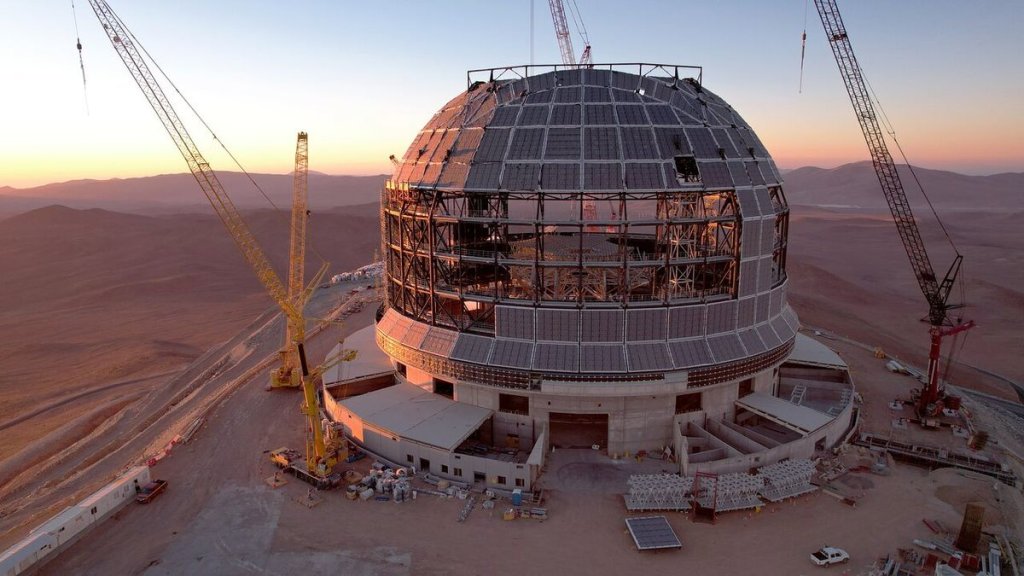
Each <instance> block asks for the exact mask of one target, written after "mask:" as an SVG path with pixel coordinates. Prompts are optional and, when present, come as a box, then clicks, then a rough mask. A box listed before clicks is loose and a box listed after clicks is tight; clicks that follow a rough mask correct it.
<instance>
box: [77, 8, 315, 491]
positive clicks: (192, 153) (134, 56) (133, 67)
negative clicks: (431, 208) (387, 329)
mask: <svg viewBox="0 0 1024 576" xmlns="http://www.w3.org/2000/svg"><path fill="white" fill-rule="evenodd" d="M89 5H90V6H91V7H92V9H93V12H94V13H95V14H96V18H97V19H98V20H99V22H100V25H101V26H102V27H103V31H104V32H105V33H106V35H107V38H108V39H109V40H110V43H111V44H112V45H113V47H114V50H115V51H116V52H117V54H118V56H120V58H121V61H122V62H124V65H125V67H126V68H128V71H129V72H130V73H131V75H132V78H133V79H134V80H135V83H136V84H137V85H138V87H139V89H140V90H142V94H143V95H144V96H145V97H146V100H147V101H148V102H149V105H150V107H151V108H152V109H153V112H155V113H156V115H157V117H158V118H159V119H160V122H161V123H162V124H163V126H164V129H166V130H167V134H168V135H169V136H170V137H171V140H173V141H174V144H175V146H176V147H177V148H178V151H179V152H180V153H181V156H182V158H184V159H185V162H186V163H187V164H188V168H189V171H190V172H191V173H192V176H193V177H194V178H195V180H196V183H198V184H199V187H200V189H202V191H203V194H204V195H205V196H206V198H207V200H209V202H210V205H211V206H212V207H213V209H214V211H215V212H216V213H217V216H218V217H220V219H221V222H223V224H224V227H225V228H226V229H227V231H228V234H230V235H231V238H232V239H233V240H234V241H235V244H236V245H237V246H238V249H239V250H240V251H241V252H242V255H243V256H244V257H245V259H246V261H247V262H248V263H249V266H250V267H252V269H253V271H254V272H255V273H256V276H257V277H258V278H259V280H260V282H261V283H262V284H263V286H264V288H266V290H267V292H268V293H269V294H270V296H271V297H272V298H273V299H274V302H276V303H277V305H278V307H280V308H281V311H282V312H283V313H284V315H285V317H286V318H287V319H288V322H289V323H290V324H291V325H292V326H302V325H303V322H304V320H303V316H302V310H301V308H299V307H297V306H296V300H293V299H292V298H290V297H289V294H288V291H287V290H286V289H285V286H284V284H283V283H282V282H281V278H280V277H279V276H278V275H277V273H276V272H275V271H274V269H273V267H272V266H271V265H270V260H269V259H268V258H267V256H266V254H265V253H264V252H263V250H262V249H261V248H260V246H259V244H258V243H257V242H256V238H255V237H254V236H253V234H252V232H251V231H250V230H249V227H248V226H247V225H246V224H245V221H244V220H243V219H242V216H241V214H239V212H238V209H237V208H235V205H234V203H233V202H232V201H231V198H230V197H229V196H228V194H227V192H225V190H224V186H223V185H222V184H221V182H220V180H219V179H218V178H217V174H216V173H215V172H214V171H213V169H212V168H210V164H209V163H208V162H207V161H206V159H205V158H204V157H203V155H202V153H201V152H200V151H199V148H198V147H197V146H196V144H195V142H194V141H193V140H192V137H191V136H190V135H189V133H188V130H186V128H185V125H184V123H182V121H181V119H180V118H179V117H178V114H177V112H175V110H174V107H173V106H172V105H171V103H170V101H169V100H168V98H167V95H166V94H165V93H164V90H163V88H162V87H161V86H160V83H159V82H157V80H156V78H155V77H154V76H153V73H152V72H151V71H150V69H149V66H148V65H147V64H146V62H145V60H144V59H143V57H142V54H141V53H140V52H139V48H138V47H136V45H135V39H134V36H133V35H132V33H131V32H130V31H129V30H128V28H127V26H125V24H124V22H122V21H121V19H120V18H119V17H118V16H117V14H116V13H114V11H113V9H111V7H110V5H109V4H107V2H106V1H105V0H89ZM304 228H305V227H304V226H303V236H304ZM293 233H294V230H293ZM299 281H300V282H301V279H300V280H299ZM312 286H314V284H311V285H310V287H312ZM300 300H301V299H300ZM297 348H301V343H298V344H297ZM299 355H300V356H301V354H299ZM303 364H304V359H303ZM300 381H301V385H302V388H303V395H304V399H305V400H304V405H303V407H302V412H303V414H305V415H306V417H307V423H308V430H307V433H308V434H309V437H311V438H312V441H311V443H310V446H311V448H312V454H310V456H311V457H307V459H306V460H307V462H306V466H307V468H308V471H309V473H310V474H311V475H313V476H315V477H317V478H320V479H323V478H326V477H327V476H328V475H330V473H331V469H330V467H331V466H330V464H329V463H330V462H331V461H332V460H333V458H332V456H331V455H330V454H328V453H327V450H326V447H325V443H324V441H323V430H322V426H321V421H320V416H319V412H320V410H319V406H318V403H319V402H318V397H317V394H316V388H315V386H314V382H313V379H312V378H308V379H300Z"/></svg>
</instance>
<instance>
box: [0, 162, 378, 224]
mask: <svg viewBox="0 0 1024 576" xmlns="http://www.w3.org/2000/svg"><path fill="white" fill-rule="evenodd" d="M217 175H218V177H219V178H220V180H221V183H222V184H224V188H225V190H227V191H228V194H229V195H230V196H231V200H232V201H233V202H234V203H235V205H236V206H237V207H238V208H239V209H259V208H270V205H269V204H268V203H267V200H266V199H265V198H263V196H262V194H260V192H259V190H257V189H256V188H255V187H254V186H253V185H252V183H251V182H249V179H248V177H247V176H246V175H245V174H242V173H240V172H218V173H217ZM252 177H253V180H255V181H256V183H257V184H259V186H260V188H262V189H263V191H264V192H266V194H267V196H268V197H269V198H270V199H271V200H272V201H273V202H274V204H275V205H277V206H279V207H283V208H288V207H290V206H291V195H292V175H291V174H253V175H252ZM387 178H388V177H387V176H385V175H379V176H331V175H327V174H322V173H320V172H312V171H311V172H310V173H309V205H310V209H311V210H313V211H314V212H316V211H319V210H326V209H329V208H334V207H337V206H352V205H356V204H367V203H372V202H377V201H378V198H379V197H380V191H381V188H382V187H383V185H384V181H385V180H386V179H387ZM53 204H60V205H63V206H67V207H69V208H77V209H85V208H102V209H104V210H113V211H118V212H133V213H143V214H159V213H180V212H188V211H193V212H194V211H200V212H206V211H208V210H209V207H208V204H207V201H206V198H205V197H204V196H203V194H202V192H201V191H200V190H199V186H197V185H196V181H195V180H194V179H193V178H192V175H191V174H187V173H182V174H161V175H159V176H147V177H143V178H125V179H120V178H115V179H112V180H71V181H69V182H60V183H56V184H46V185H43V186H37V187H34V188H11V187H9V186H5V187H0V215H3V214H6V215H12V214H18V213H21V212H27V211H29V210H33V209H36V208H42V207H44V206H50V205H53Z"/></svg>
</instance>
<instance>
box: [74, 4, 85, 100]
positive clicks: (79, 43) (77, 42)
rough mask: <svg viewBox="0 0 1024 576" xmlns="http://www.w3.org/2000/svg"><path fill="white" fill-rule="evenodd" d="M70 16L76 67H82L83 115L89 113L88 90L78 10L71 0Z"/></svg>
mask: <svg viewBox="0 0 1024 576" xmlns="http://www.w3.org/2000/svg"><path fill="white" fill-rule="evenodd" d="M71 16H72V17H73V18H74V19H75V45H76V46H77V47H78V67H79V68H81V69H82V95H83V96H85V115H86V116H88V115H89V92H88V91H87V90H86V89H85V60H83V59H82V38H81V34H79V32H78V12H77V11H76V10H75V0H71Z"/></svg>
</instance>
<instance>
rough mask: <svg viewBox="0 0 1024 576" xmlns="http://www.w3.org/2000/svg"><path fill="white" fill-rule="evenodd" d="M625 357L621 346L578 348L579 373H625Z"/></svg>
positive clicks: (599, 345) (595, 345)
mask: <svg viewBox="0 0 1024 576" xmlns="http://www.w3.org/2000/svg"><path fill="white" fill-rule="evenodd" d="M625 371H626V355H625V351H624V350H623V347H622V345H621V344H617V345H616V344H611V345H609V344H583V345H581V346H580V372H625Z"/></svg>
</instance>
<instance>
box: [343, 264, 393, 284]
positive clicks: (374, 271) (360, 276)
mask: <svg viewBox="0 0 1024 576" xmlns="http://www.w3.org/2000/svg"><path fill="white" fill-rule="evenodd" d="M383 273H384V262H383V261H381V262H374V263H372V264H367V265H366V266H361V267H359V268H356V269H355V270H352V271H349V272H342V273H341V274H335V275H334V276H331V284H338V283H341V282H348V281H349V280H369V279H373V278H380V276H381V274H383Z"/></svg>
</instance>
